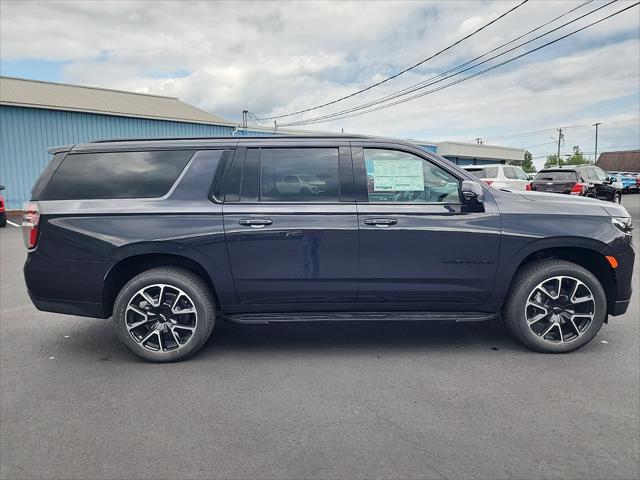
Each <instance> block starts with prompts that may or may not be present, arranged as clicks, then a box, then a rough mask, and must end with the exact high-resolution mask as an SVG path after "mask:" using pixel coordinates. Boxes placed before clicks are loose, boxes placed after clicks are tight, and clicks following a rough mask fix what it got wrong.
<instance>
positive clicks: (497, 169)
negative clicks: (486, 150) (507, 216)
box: [462, 164, 530, 190]
mask: <svg viewBox="0 0 640 480" xmlns="http://www.w3.org/2000/svg"><path fill="white" fill-rule="evenodd" d="M462 168H464V169H465V170H466V171H467V172H469V173H471V174H472V175H474V176H476V177H478V178H479V179H481V180H482V181H483V182H485V183H487V184H489V185H491V186H492V187H495V188H508V189H509V190H529V188H527V186H528V185H529V186H530V180H529V179H528V177H527V174H526V173H525V172H524V170H522V169H521V168H520V167H516V166H514V165H502V164H496V165H463V166H462Z"/></svg>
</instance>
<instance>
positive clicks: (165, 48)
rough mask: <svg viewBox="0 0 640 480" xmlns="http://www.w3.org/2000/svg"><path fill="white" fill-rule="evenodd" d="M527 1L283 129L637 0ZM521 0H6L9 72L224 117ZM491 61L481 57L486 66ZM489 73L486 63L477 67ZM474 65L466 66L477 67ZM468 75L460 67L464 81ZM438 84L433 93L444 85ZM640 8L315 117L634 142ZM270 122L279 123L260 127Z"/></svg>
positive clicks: (431, 135)
mask: <svg viewBox="0 0 640 480" xmlns="http://www.w3.org/2000/svg"><path fill="white" fill-rule="evenodd" d="M609 1H610V0H606V1H605V0H594V1H591V2H590V3H588V4H586V5H582V6H581V4H583V3H585V2H584V0H580V1H555V0H530V1H529V2H528V3H526V4H524V5H523V6H521V7H519V8H518V9H516V10H514V11H513V12H512V13H510V14H508V15H507V16H505V17H504V18H502V19H500V20H498V21H497V22H495V23H494V24H493V25H491V26H489V27H487V28H486V29H484V30H482V31H481V32H480V33H478V34H476V35H474V36H472V37H471V38H469V39H468V40H465V41H463V42H461V43H459V44H458V45H456V46H454V47H452V48H451V49H449V50H447V51H446V52H444V53H442V54H440V55H438V56H436V57H435V58H433V59H432V60H429V61H427V62H425V63H424V64H423V65H421V66H420V67H418V68H415V69H413V70H411V71H409V72H407V73H405V74H402V75H400V76H398V77H397V78H395V79H393V80H390V81H388V82H386V83H384V84H383V85H380V86H378V87H375V88H372V89H370V90H368V91H367V92H364V93H362V94H359V95H355V96H353V97H352V98H349V99H348V100H345V101H340V102H338V103H336V104H334V105H331V106H329V107H325V108H322V109H317V110H314V111H311V112H308V113H306V114H300V115H295V116H291V117H286V118H282V119H279V120H278V123H279V124H280V125H284V124H286V123H290V122H296V121H299V120H303V119H308V118H312V117H318V116H322V115H326V114H330V113H334V112H336V111H341V110H344V109H348V108H351V107H354V106H357V105H361V104H363V103H366V102H368V101H371V100H374V99H377V98H379V97H383V96H385V95H388V94H391V93H393V92H396V91H398V90H402V89H403V88H406V87H408V86H410V85H413V84H416V83H418V82H420V81H423V80H426V79H429V78H431V77H433V76H434V75H438V74H440V73H442V72H444V71H446V70H448V69H450V68H452V67H455V66H457V65H460V64H462V63H464V62H467V61H469V60H471V59H473V58H475V57H477V56H479V55H482V54H484V53H486V52H488V51H490V50H492V49H493V48H496V47H498V46H500V45H502V44H503V43H506V42H508V41H510V40H512V39H514V38H516V37H518V36H520V35H522V34H524V33H526V32H528V31H529V30H532V29H534V28H536V27H539V26H541V25H542V24H544V23H546V22H548V21H550V20H552V19H554V18H555V17H557V16H559V15H562V14H564V13H566V12H568V11H569V10H571V9H573V8H576V7H579V8H576V10H575V11H574V12H572V13H570V14H568V15H566V16H565V17H563V18H561V19H559V20H556V21H555V22H553V23H550V24H549V25H548V26H547V27H544V28H541V29H539V30H537V31H536V32H535V33H532V34H529V35H527V36H525V37H523V38H522V39H521V40H519V41H518V42H516V43H513V44H510V45H509V46H508V47H506V48H502V49H500V50H496V52H494V53H493V54H492V55H495V54H498V53H502V52H504V51H505V50H506V49H507V48H512V47H514V46H517V45H518V44H519V43H522V42H525V41H527V40H530V39H532V38H533V37H535V36H536V35H540V34H543V33H545V32H547V31H549V30H551V29H553V28H555V27H559V26H560V25H562V24H563V23H565V22H567V21H570V20H572V19H575V18H577V17H579V16H580V15H583V14H586V13H589V12H590V11H592V10H595V9H596V8H599V7H603V8H602V9H600V10H599V11H597V12H595V13H593V14H590V15H588V16H586V17H585V18H583V19H580V20H577V21H576V22H574V23H572V24H571V25H568V26H565V27H563V28H560V29H559V30H557V31H556V32H554V33H551V34H549V35H547V36H545V37H543V38H541V39H539V40H536V41H534V42H531V43H529V44H528V45H526V46H522V47H518V48H516V49H515V50H514V51H513V52H511V53H509V54H506V55H504V56H502V57H499V58H496V59H495V60H491V61H490V62H487V63H486V64H485V65H483V67H488V66H492V65H495V64H497V63H498V62H500V61H502V60H504V59H508V58H511V57H513V56H515V55H518V54H521V53H523V52H525V51H527V50H530V49H532V48H535V47H537V46H539V45H541V44H543V43H546V42H548V41H550V40H553V39H555V38H558V37H560V36H562V35H564V34H566V33H569V32H570V31H573V30H575V29H577V28H580V27H582V26H585V25H587V24H588V23H591V22H593V21H595V20H598V19H600V18H603V17H605V16H607V15H609V14H610V13H613V12H615V11H618V10H620V9H622V8H625V7H627V6H630V5H632V4H633V3H634V1H626V0H618V1H616V2H614V3H613V4H611V5H606V4H607V3H608V2H609ZM520 2H521V0H517V1H411V2H402V1H392V2H385V1H379V2H373V1H372V2H364V1H362V2H339V3H338V2H310V1H308V2H267V1H262V2H196V1H182V2H163V1H156V2H150V1H138V2H126V1H118V2H109V1H102V2H98V1H87V2H83V1H71V2H57V1H46V2H31V1H7V0H1V1H0V73H1V74H2V75H5V76H14V77H21V78H30V79H37V80H46V81H54V82H64V83H72V84H79V85H91V86H97V87H106V88H115V89H122V90H131V91H137V92H142V93H153V94H159V95H168V96H175V97H179V98H180V99H181V100H183V101H185V102H187V103H190V104H192V105H195V106H197V107H199V108H202V109H204V110H207V111H209V112H211V113H214V114H216V115H218V116H221V117H223V118H226V119H228V120H230V121H234V122H240V121H241V116H242V113H241V112H242V110H245V109H246V110H249V111H250V112H251V113H252V114H254V115H255V116H256V117H257V118H263V117H270V116H274V115H282V114H287V113H290V112H295V111H298V110H301V109H305V108H309V107H313V106H317V105H319V104H322V103H326V102H329V101H332V100H335V99H338V98H341V97H343V96H345V95H349V94H351V93H353V92H356V91H358V90H361V89H363V88H365V87H368V86H370V85H372V84H374V83H376V82H379V81H381V80H383V79H385V78H387V77H389V76H391V75H394V74H396V73H397V72H399V71H401V70H403V69H405V68H406V67H408V66H410V65H413V64H415V63H417V62H419V61H421V60H423V59H425V58H427V57H429V56H431V55H433V54H435V53H436V52H438V51H439V50H441V49H443V48H445V47H447V46H449V45H451V44H453V43H454V42H456V41H458V40H459V39H461V38H463V37H464V36H465V35H467V34H469V33H472V32H473V31H474V30H476V29H477V28H479V27H480V26H482V25H484V24H486V23H488V22H489V21H491V20H493V19H495V18H496V17H498V16H499V15H501V14H503V13H504V12H506V11H507V10H509V9H510V8H511V7H513V6H515V5H517V4H519V3H520ZM486 58H487V57H483V59H482V60H484V59H486ZM480 68H481V67H478V69H480ZM476 71H477V70H470V71H469V72H467V74H469V73H474V72H476ZM465 75H466V74H465ZM462 76H464V75H461V76H457V77H452V79H451V80H449V81H445V82H441V83H438V84H436V85H434V86H433V87H429V88H428V89H425V90H422V91H427V90H431V89H433V88H435V87H438V86H441V85H445V83H447V82H450V81H453V80H456V79H458V78H462ZM639 85H640V7H638V6H636V7H633V8H631V9H629V10H627V11H625V12H623V13H621V14H619V15H617V16H615V17H613V18H611V19H609V20H606V21H603V22H601V23H599V24H597V25H595V26H593V27H590V28H587V29H585V30H584V31H581V32H578V33H576V34H574V35H572V36H570V37H568V38H566V39H564V40H561V41H559V42H557V43H554V44H553V45H550V46H548V47H546V48H542V49H540V50H539V51H537V52H534V53H533V54H530V55H528V56H525V57H523V58H521V59H518V60H515V61H513V62H511V63H509V64H507V65H504V66H502V67H499V68H496V69H494V70H492V71H490V72H487V73H485V74H482V75H479V76H477V77H475V78H471V79H469V80H467V81H464V82H461V83H460V84H457V85H453V86H450V87H448V88H445V89H442V90H440V91H436V92H432V93H430V94H428V95H424V96H422V97H420V98H417V99H414V100H412V101H408V102H404V103H401V104H399V105H395V106H391V107H389V108H385V109H381V110H378V111H375V112H371V113H368V114H365V115H359V116H354V117H351V118H344V119H338V120H334V121H331V122H328V121H325V122H324V123H317V124H313V125H308V126H296V127H295V128H299V129H309V130H317V131H327V132H340V131H344V132H349V133H361V134H371V135H383V136H391V137H399V138H413V139H419V140H427V141H445V140H458V141H467V142H473V141H475V139H476V138H482V139H483V142H484V143H486V144H497V145H506V146H513V147H520V148H526V149H528V150H530V151H531V152H532V153H533V156H534V159H535V162H536V165H537V166H538V167H540V166H541V165H542V164H543V163H544V157H545V156H546V155H548V154H552V153H554V152H555V151H556V149H557V144H556V143H555V141H556V140H555V139H557V135H558V132H557V130H556V129H557V128H560V127H563V128H564V133H565V137H564V142H563V144H562V148H561V153H562V154H563V155H564V154H569V153H570V152H571V150H572V147H573V146H575V145H578V146H580V148H581V149H582V150H583V151H584V152H586V153H587V156H590V155H591V156H592V155H593V153H594V140H595V135H594V128H593V127H592V125H593V124H594V123H596V122H601V123H602V125H600V128H599V138H598V150H599V151H603V150H627V149H633V148H635V149H637V148H640V86H639ZM258 124H260V125H265V126H272V125H273V120H266V121H261V122H258Z"/></svg>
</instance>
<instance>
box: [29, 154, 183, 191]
mask: <svg viewBox="0 0 640 480" xmlns="http://www.w3.org/2000/svg"><path fill="white" fill-rule="evenodd" d="M193 153H194V152H193V151H191V150H178V151H150V152H111V153H76V154H68V155H67V156H66V157H65V159H64V160H63V161H62V164H61V165H60V166H59V167H58V169H57V170H56V172H55V173H54V174H53V177H52V178H51V180H50V181H49V183H48V184H47V186H46V188H45V189H44V191H43V192H42V195H41V197H40V199H41V200H86V199H97V198H151V197H161V196H163V195H165V194H166V193H167V192H168V191H169V188H171V186H172V185H173V184H174V182H175V181H176V179H177V178H178V175H179V174H180V172H181V171H182V170H183V169H184V167H185V166H186V165H187V162H188V161H189V159H190V158H191V157H192V156H193Z"/></svg>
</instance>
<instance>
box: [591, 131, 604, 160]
mask: <svg viewBox="0 0 640 480" xmlns="http://www.w3.org/2000/svg"><path fill="white" fill-rule="evenodd" d="M598 125H602V122H596V123H594V124H593V126H594V127H596V151H595V155H594V156H593V163H596V162H597V161H598Z"/></svg>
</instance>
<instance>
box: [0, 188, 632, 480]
mask: <svg viewBox="0 0 640 480" xmlns="http://www.w3.org/2000/svg"><path fill="white" fill-rule="evenodd" d="M623 202H624V203H625V204H626V205H627V207H628V208H629V210H630V211H631V212H632V215H633V217H634V222H635V224H636V225H640V195H629V196H625V197H624V200H623ZM637 232H638V231H637ZM639 236H640V233H636V240H635V242H636V243H635V245H636V251H638V241H637V239H638V237H639ZM0 255H1V264H0V275H1V289H0V401H1V403H0V440H1V442H0V477H1V478H6V479H14V478H43V479H44V478H47V479H51V478H68V479H87V478H89V479H93V478H110V479H124V478H149V479H161V478H211V477H218V478H243V479H244V478H258V479H263V478H296V479H297V478H326V479H329V478H331V479H333V478H391V477H392V478H463V477H464V478H523V479H531V478H580V479H587V478H593V479H602V478H638V476H639V475H640V467H639V463H638V461H639V456H640V452H639V446H640V441H639V429H638V426H639V410H640V386H639V377H640V350H639V345H640V335H639V333H640V332H639V326H638V324H639V321H638V319H639V311H638V310H639V308H638V306H639V302H638V300H639V298H640V297H639V296H638V294H637V293H636V294H635V296H634V298H633V301H632V305H631V307H630V309H629V311H628V312H627V314H626V315H624V316H622V317H616V318H613V319H612V320H611V322H610V323H609V325H606V326H605V327H604V328H603V329H602V331H601V332H600V334H599V335H598V337H596V339H595V340H594V341H593V342H591V343H590V344H589V345H587V346H586V347H584V348H583V349H581V350H579V351H577V352H575V353H572V354H569V355H561V356H557V355H556V356H553V355H542V354H536V353H533V352H531V351H529V350H527V349H525V348H524V347H521V346H520V345H519V344H518V343H517V342H515V341H514V340H512V339H511V338H510V337H509V336H508V335H507V334H506V333H505V332H504V331H503V330H502V329H501V328H500V326H499V325H498V324H496V323H490V324H467V325H450V324H397V325H360V326H354V325H314V326H308V325H307V326H304V325H289V326H271V327H269V326H238V325H229V324H227V325H224V324H219V325H217V326H216V330H215V331H214V335H213V337H212V339H211V340H210V341H209V343H208V344H207V345H206V346H205V347H204V348H203V350H202V351H201V352H200V353H199V354H198V355H197V356H195V357H193V358H192V359H191V360H189V361H187V362H184V363H178V364H170V365H154V364H148V363H143V362H142V361H139V360H138V359H137V358H136V357H134V356H133V355H131V354H130V353H128V351H126V350H125V349H124V348H123V347H122V346H120V345H119V344H118V343H117V341H116V340H115V339H114V336H113V334H112V331H111V325H110V321H106V320H95V319H83V318H79V317H71V316H62V315H55V314H48V313H43V312H38V311H37V310H36V309H35V308H34V307H33V306H32V305H31V303H30V301H29V299H28V297H27V293H26V290H25V286H24V280H23V277H22V271H21V269H22V264H23V262H24V257H25V252H24V248H23V246H22V240H21V237H20V232H19V229H17V228H14V227H11V226H9V227H7V228H5V229H2V230H1V231H0ZM638 263H639V262H636V272H635V277H634V282H635V291H636V292H638V291H640V288H639V287H640V286H639V285H638V278H639V277H638V268H637V267H638Z"/></svg>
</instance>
